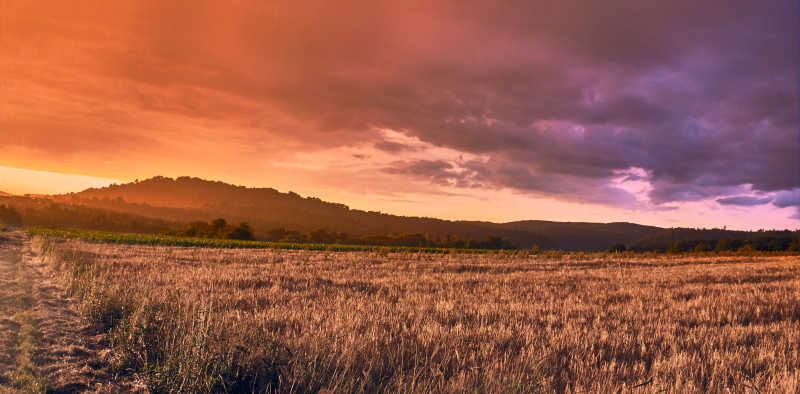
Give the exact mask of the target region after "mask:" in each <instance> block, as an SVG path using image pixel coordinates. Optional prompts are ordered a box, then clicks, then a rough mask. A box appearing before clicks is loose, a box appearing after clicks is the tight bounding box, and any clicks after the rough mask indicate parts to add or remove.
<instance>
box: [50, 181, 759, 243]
mask: <svg viewBox="0 0 800 394" xmlns="http://www.w3.org/2000/svg"><path fill="white" fill-rule="evenodd" d="M48 199H49V200H50V201H51V202H53V203H57V204H62V205H64V206H67V207H90V208H92V209H95V210H99V211H97V212H100V211H102V212H108V213H109V214H108V215H112V214H113V215H129V217H130V218H136V223H137V225H142V224H144V223H146V226H145V227H151V228H155V227H164V226H168V225H171V226H173V228H174V226H175V225H180V224H186V223H189V222H194V221H210V220H212V219H214V218H218V217H223V218H225V219H227V220H228V222H230V223H238V222H248V223H249V224H250V225H251V226H252V227H253V229H254V230H255V234H256V238H262V239H264V237H265V235H266V234H267V233H268V232H269V231H270V230H272V229H276V228H285V229H289V230H295V231H299V232H304V233H308V232H311V231H314V230H318V229H324V230H326V231H328V232H339V233H347V234H349V235H353V236H359V237H361V236H367V235H377V234H413V233H420V234H430V235H432V236H438V237H444V236H455V237H461V238H463V239H475V240H478V239H486V238H487V237H489V236H497V237H502V238H506V239H508V240H510V241H511V242H512V243H513V244H514V245H516V246H518V247H522V248H528V247H531V246H532V245H537V246H539V247H542V248H546V249H565V250H584V251H596V250H604V249H606V248H608V247H609V246H610V245H612V244H615V243H622V244H625V245H628V246H635V247H637V248H640V249H641V248H644V247H645V246H646V247H660V248H662V249H666V247H668V246H669V245H670V244H671V243H674V242H675V241H683V240H687V239H703V240H711V239H723V238H742V237H747V236H748V234H750V233H747V232H735V231H725V230H720V229H714V230H695V229H665V228H660V227H654V226H644V225H639V224H634V223H625V222H617V223H586V222H553V221H542V220H526V221H516V222H509V223H492V222H481V221H451V220H442V219H436V218H428V217H410V216H398V215H390V214H386V213H382V212H376V211H363V210H358V209H351V208H350V207H348V206H347V205H344V204H339V203H333V202H326V201H323V200H321V199H319V198H315V197H302V196H300V195H298V194H297V193H293V192H288V193H282V192H279V191H277V190H275V189H272V188H252V187H244V186H236V185H231V184H227V183H223V182H219V181H208V180H204V179H200V178H193V177H179V178H175V179H173V178H167V177H161V176H157V177H154V178H150V179H146V180H143V181H136V182H131V183H125V184H114V185H111V186H108V187H103V188H91V189H87V190H84V191H82V192H78V193H70V194H64V195H57V196H49V197H48ZM73 209H74V208H73ZM97 212H94V213H93V214H94V215H99V213H97ZM113 215H112V216H113ZM121 218H122V217H119V218H117V219H119V220H121ZM148 221H150V222H148ZM128 227H130V226H128Z"/></svg>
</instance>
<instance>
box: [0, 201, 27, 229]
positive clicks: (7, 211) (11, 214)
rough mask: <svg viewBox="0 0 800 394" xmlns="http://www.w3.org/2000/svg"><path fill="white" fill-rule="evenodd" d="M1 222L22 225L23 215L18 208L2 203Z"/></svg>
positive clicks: (0, 209)
mask: <svg viewBox="0 0 800 394" xmlns="http://www.w3.org/2000/svg"><path fill="white" fill-rule="evenodd" d="M0 223H5V224H8V225H11V226H21V225H22V215H20V214H19V211H17V209H16V208H14V207H12V206H10V205H0Z"/></svg>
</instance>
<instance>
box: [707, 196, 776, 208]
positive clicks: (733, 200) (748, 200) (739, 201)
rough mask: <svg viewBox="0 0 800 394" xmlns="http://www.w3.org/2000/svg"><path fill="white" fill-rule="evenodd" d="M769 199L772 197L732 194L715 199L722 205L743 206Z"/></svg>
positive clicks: (765, 201)
mask: <svg viewBox="0 0 800 394" xmlns="http://www.w3.org/2000/svg"><path fill="white" fill-rule="evenodd" d="M770 201H772V197H752V196H733V197H725V198H718V199H717V202H718V203H720V204H722V205H739V206H743V207H752V206H754V205H764V204H768V203H769V202H770Z"/></svg>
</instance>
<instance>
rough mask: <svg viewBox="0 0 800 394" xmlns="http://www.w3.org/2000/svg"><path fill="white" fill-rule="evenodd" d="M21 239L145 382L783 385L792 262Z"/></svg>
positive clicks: (480, 388) (566, 388)
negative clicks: (104, 330) (30, 243)
mask: <svg viewBox="0 0 800 394" xmlns="http://www.w3.org/2000/svg"><path fill="white" fill-rule="evenodd" d="M33 246H34V250H35V251H36V252H37V253H39V254H40V255H41V256H43V257H44V259H43V261H45V262H46V263H47V264H48V265H49V267H51V269H53V270H56V271H57V272H58V273H59V277H61V278H63V283H64V285H65V286H67V287H68V288H69V290H70V294H72V295H73V297H75V298H76V299H77V300H79V301H80V302H79V309H80V312H81V313H82V314H83V315H84V316H86V317H87V318H89V319H93V320H94V321H96V322H98V323H102V324H104V326H105V327H107V330H108V332H109V338H110V342H111V345H112V347H113V352H114V358H113V360H114V361H113V362H114V364H115V368H117V370H118V371H121V372H120V373H127V374H135V375H137V376H140V378H141V379H142V380H143V381H145V382H146V384H147V385H148V387H149V388H150V389H151V390H153V391H157V392H208V391H228V392H287V393H314V392H326V393H330V392H335V393H351V392H356V393H359V392H364V393H366V392H408V393H427V392H446V393H450V392H453V393H462V392H491V393H495V392H593V393H596V392H646V393H652V392H673V393H692V392H759V391H760V392H798V391H799V390H800V258H798V257H791V256H773V257H752V256H750V257H748V256H729V257H719V256H718V257H692V256H661V257H659V256H655V257H654V256H650V257H636V256H625V257H619V256H614V255H609V254H565V255H563V256H549V257H548V256H542V255H539V256H537V255H524V254H502V253H501V254H490V255H464V254H450V255H433V254H424V253H384V254H381V253H366V252H347V253H336V252H313V251H287V250H252V249H249V250H236V249H204V248H191V247H157V246H124V245H107V244H92V243H85V242H81V241H76V240H62V239H54V238H50V239H48V238H42V237H38V238H35V239H34V240H33Z"/></svg>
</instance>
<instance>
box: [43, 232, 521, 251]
mask: <svg viewBox="0 0 800 394" xmlns="http://www.w3.org/2000/svg"><path fill="white" fill-rule="evenodd" d="M27 231H28V234H30V235H31V236H35V235H41V236H49V237H67V238H78V239H81V240H84V241H89V242H101V243H114V244H127V245H162V246H196V247H206V248H251V249H294V250H320V251H331V252H386V253H389V252H422V253H452V252H455V253H498V252H500V251H498V250H489V249H449V248H432V247H415V246H373V245H341V244H312V243H290V242H268V241H242V240H235V239H217V238H197V237H179V236H172V235H155V234H134V233H118V232H111V231H96V230H81V229H52V228H44V227H29V228H28V229H27ZM504 252H511V253H514V252H515V251H504Z"/></svg>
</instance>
